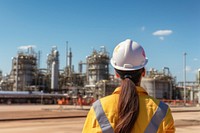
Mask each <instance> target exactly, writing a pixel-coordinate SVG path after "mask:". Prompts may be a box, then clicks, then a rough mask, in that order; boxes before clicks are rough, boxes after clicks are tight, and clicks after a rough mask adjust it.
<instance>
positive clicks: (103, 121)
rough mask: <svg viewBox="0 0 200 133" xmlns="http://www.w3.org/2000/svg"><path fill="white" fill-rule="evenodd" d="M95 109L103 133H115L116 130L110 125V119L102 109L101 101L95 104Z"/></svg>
mask: <svg viewBox="0 0 200 133" xmlns="http://www.w3.org/2000/svg"><path fill="white" fill-rule="evenodd" d="M93 108H94V111H95V113H96V119H97V121H98V122H99V125H100V127H101V129H102V133H114V130H113V128H112V126H111V125H110V122H109V121H108V118H107V117H106V114H105V112H104V110H103V108H102V105H101V102H100V100H97V101H95V102H94V103H93Z"/></svg>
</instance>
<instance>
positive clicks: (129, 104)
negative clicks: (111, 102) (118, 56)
mask: <svg viewBox="0 0 200 133" xmlns="http://www.w3.org/2000/svg"><path fill="white" fill-rule="evenodd" d="M143 71H144V68H142V69H140V70H136V71H131V72H130V71H129V72H127V71H119V70H116V72H117V73H118V74H119V75H120V77H121V79H122V84H121V92H120V95H119V102H118V116H119V119H118V123H117V125H116V127H115V133H130V132H131V130H132V128H133V126H134V124H135V122H136V120H137V117H138V114H139V97H138V93H137V89H136V86H139V84H140V78H141V73H142V72H143Z"/></svg>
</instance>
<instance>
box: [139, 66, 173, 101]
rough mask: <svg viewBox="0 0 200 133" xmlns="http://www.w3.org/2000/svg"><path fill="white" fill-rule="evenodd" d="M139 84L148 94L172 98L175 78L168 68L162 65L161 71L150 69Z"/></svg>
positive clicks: (159, 97) (161, 97) (160, 97)
mask: <svg viewBox="0 0 200 133" xmlns="http://www.w3.org/2000/svg"><path fill="white" fill-rule="evenodd" d="M141 86H142V87H144V88H145V89H146V90H147V92H148V93H149V95H151V96H153V97H155V98H158V99H172V96H173V90H174V87H175V78H173V77H172V76H171V74H170V71H169V68H167V67H164V68H163V71H162V72H158V71H157V70H155V69H151V70H150V71H147V74H146V76H145V77H144V78H142V81H141Z"/></svg>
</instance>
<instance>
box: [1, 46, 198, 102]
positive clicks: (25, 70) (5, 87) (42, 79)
mask: <svg viewBox="0 0 200 133" xmlns="http://www.w3.org/2000/svg"><path fill="white" fill-rule="evenodd" d="M59 56H60V55H59V51H58V50H57V47H55V46H54V47H52V49H51V51H50V53H49V54H48V55H47V61H46V62H47V67H46V68H40V65H39V61H40V54H37V53H36V52H35V51H34V49H33V48H32V47H29V48H28V49H27V50H19V51H18V53H17V55H16V57H13V58H12V69H11V72H10V74H9V75H6V76H2V72H0V80H1V81H0V90H1V91H14V92H18V91H30V92H31V91H38V92H42V93H56V94H57V93H59V94H66V96H67V97H69V98H71V99H77V98H78V97H82V98H85V99H87V98H94V99H99V98H101V97H104V96H106V95H109V94H111V93H112V92H113V91H114V89H115V88H116V87H117V86H119V84H120V80H119V79H117V78H115V76H114V75H112V74H111V73H110V72H109V64H110V57H109V54H108V52H107V50H106V48H105V47H104V46H102V47H101V48H100V50H99V51H98V50H95V49H94V50H93V51H92V53H91V55H89V56H87V57H86V61H80V62H79V64H78V72H75V71H74V67H73V65H72V51H71V48H70V49H68V46H67V48H66V66H65V68H64V69H63V70H61V69H60V68H59V66H60V65H59V63H60V62H59ZM83 65H85V67H83ZM83 68H86V70H84V72H83ZM199 77H200V70H199V71H198V76H197V81H198V83H196V82H195V84H193V85H192V86H194V87H193V88H192V89H187V91H188V93H190V94H188V97H189V96H190V100H193V99H198V100H199V101H200V98H199V97H200V96H199V95H200V94H199V82H200V80H199V79H200V78H199ZM181 85H182V84H181ZM181 85H180V83H178V84H177V83H176V80H175V77H173V75H172V74H171V73H170V70H169V68H168V67H164V68H163V70H162V71H158V70H155V69H150V70H149V71H148V70H147V72H146V76H145V77H144V78H142V81H141V86H143V87H144V88H145V89H146V90H147V92H148V93H149V95H151V96H153V97H156V98H158V99H180V100H181V99H183V91H182V89H181V88H183V85H182V87H180V86H181ZM190 86H191V85H190ZM188 88H189V86H188ZM190 88H191V87H190ZM191 97H192V98H191Z"/></svg>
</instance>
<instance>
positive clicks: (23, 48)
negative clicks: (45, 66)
mask: <svg viewBox="0 0 200 133" xmlns="http://www.w3.org/2000/svg"><path fill="white" fill-rule="evenodd" d="M29 48H36V46H35V45H27V46H20V47H18V49H21V50H27V49H29Z"/></svg>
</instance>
